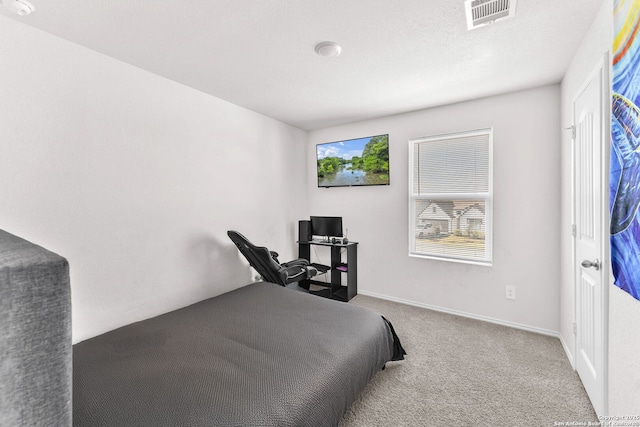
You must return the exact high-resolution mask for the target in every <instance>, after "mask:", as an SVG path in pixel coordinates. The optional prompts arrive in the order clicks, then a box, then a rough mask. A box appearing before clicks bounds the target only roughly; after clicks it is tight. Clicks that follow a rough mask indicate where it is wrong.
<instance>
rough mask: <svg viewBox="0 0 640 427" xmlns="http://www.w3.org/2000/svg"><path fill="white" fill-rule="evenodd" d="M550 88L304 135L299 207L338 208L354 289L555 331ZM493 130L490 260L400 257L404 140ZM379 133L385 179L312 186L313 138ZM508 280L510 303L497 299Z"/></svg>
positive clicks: (403, 250)
mask: <svg viewBox="0 0 640 427" xmlns="http://www.w3.org/2000/svg"><path fill="white" fill-rule="evenodd" d="M559 116H560V87H559V85H552V86H545V87H541V88H537V89H532V90H526V91H522V92H517V93H513V94H507V95H502V96H495V97H491V98H485V99H479V100H475V101H471V102H465V103H460V104H454V105H449V106H445V107H440V108H433V109H428V110H424V111H417V112H413V113H409V114H403V115H398V116H391V117H385V118H381V119H378V120H370V121H365V122H360V123H354V124H350V125H345V126H339V127H334V128H329V129H322V130H317V131H313V132H310V134H309V149H308V152H307V160H308V166H309V171H308V172H307V176H308V191H309V194H308V197H309V212H310V214H311V215H341V216H343V218H344V225H345V227H346V228H348V229H349V238H350V239H352V240H354V241H358V242H360V246H359V249H358V258H359V260H358V263H359V267H360V268H359V272H358V289H359V292H361V293H363V292H364V293H369V294H374V295H379V296H384V297H387V298H393V299H398V300H402V301H408V302H411V303H414V304H418V305H423V306H432V307H436V308H440V309H444V310H447V311H454V312H461V313H465V314H469V315H473V316H476V317H486V318H489V319H495V320H498V321H501V322H504V323H511V324H515V325H519V326H524V327H527V328H531V329H534V330H539V331H541V332H546V333H555V332H557V331H558V330H559V327H560V325H559V298H560V296H559V281H560V264H559V242H560V241H559V237H558V236H559V228H560V227H559V224H560V223H559V220H560V211H559V209H558V202H559V200H560V191H559V188H558V182H559V180H560V157H559V154H560V152H559V148H558V145H559V143H560V132H559V129H560V122H559ZM486 127H493V129H494V197H495V202H494V205H495V207H494V229H495V232H494V247H495V251H494V263H493V267H482V266H476V265H468V264H459V263H450V262H443V261H435V260H427V259H418V258H410V257H409V256H408V229H407V223H408V207H407V206H408V200H407V197H408V189H407V177H408V169H407V164H408V140H409V138H413V137H420V136H428V135H436V134H442V133H449V132H458V131H465V130H472V129H479V128H486ZM381 133H388V134H389V145H390V172H391V185H390V186H382V187H359V188H355V187H353V188H329V189H326V188H317V185H316V177H315V172H316V167H315V145H316V144H318V143H324V142H331V141H338V140H343V139H351V138H357V137H363V136H369V135H376V134H381ZM506 285H515V286H516V287H517V289H516V295H517V300H516V301H512V300H507V299H506V298H505V286H506Z"/></svg>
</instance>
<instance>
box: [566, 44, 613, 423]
mask: <svg viewBox="0 0 640 427" xmlns="http://www.w3.org/2000/svg"><path fill="white" fill-rule="evenodd" d="M599 72H602V74H601V79H602V81H601V89H602V92H601V94H600V96H601V97H602V99H601V106H602V111H600V115H601V119H602V126H601V135H600V167H601V175H602V176H601V178H602V179H601V182H600V185H601V188H600V190H601V194H602V200H601V206H600V207H601V210H602V212H601V224H600V227H601V234H602V235H601V239H602V247H601V248H600V257H599V259H600V260H602V261H601V265H602V268H601V269H600V270H599V271H600V280H601V284H602V286H601V295H600V297H601V301H602V307H601V309H602V312H601V319H602V325H601V327H602V355H601V360H602V366H601V367H600V369H601V373H602V390H601V392H602V401H601V402H597V404H598V405H599V406H600V412H601V413H598V414H597V415H598V416H607V415H608V410H609V387H608V384H609V286H610V278H611V277H612V275H611V262H610V230H609V222H610V213H609V163H610V147H611V78H610V76H611V63H610V61H609V52H605V53H604V55H603V56H602V57H601V59H600V60H599V61H598V62H597V64H596V66H595V67H594V68H593V69H592V71H591V72H590V73H589V74H588V75H587V77H586V79H585V80H584V82H583V83H582V85H581V86H580V88H579V89H578V90H577V91H576V94H575V95H574V96H573V99H572V102H571V121H572V129H573V136H572V138H571V224H572V245H571V252H572V253H571V259H572V265H571V278H572V285H573V355H574V356H573V359H574V363H573V369H574V370H576V363H575V362H577V357H578V336H577V333H576V327H580V325H577V322H578V303H579V301H578V292H577V287H578V279H579V277H578V275H577V274H576V272H577V271H578V268H577V263H578V262H579V260H578V259H577V256H576V244H577V239H576V235H575V232H573V230H575V224H577V221H576V200H577V194H576V176H575V173H576V166H575V163H576V147H575V142H576V141H575V140H576V135H575V130H576V117H575V113H576V112H575V104H576V101H577V100H578V98H579V97H580V95H581V94H582V93H583V92H584V91H585V90H586V88H587V87H588V85H589V84H590V83H591V81H592V80H593V79H594V78H596V77H597V75H598V73H599ZM592 405H593V402H592ZM593 406H594V409H595V406H596V405H593Z"/></svg>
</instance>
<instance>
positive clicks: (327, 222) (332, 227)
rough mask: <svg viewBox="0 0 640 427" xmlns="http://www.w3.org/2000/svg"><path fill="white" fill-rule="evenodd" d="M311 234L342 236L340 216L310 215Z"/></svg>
mask: <svg viewBox="0 0 640 427" xmlns="http://www.w3.org/2000/svg"><path fill="white" fill-rule="evenodd" d="M310 219H311V235H313V236H322V237H326V238H327V239H328V238H329V237H342V217H341V216H312V217H311V218H310Z"/></svg>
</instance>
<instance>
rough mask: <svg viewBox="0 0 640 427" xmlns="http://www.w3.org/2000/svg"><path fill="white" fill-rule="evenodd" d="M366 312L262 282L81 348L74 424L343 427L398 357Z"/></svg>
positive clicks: (381, 324)
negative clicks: (363, 395) (377, 377)
mask: <svg viewBox="0 0 640 427" xmlns="http://www.w3.org/2000/svg"><path fill="white" fill-rule="evenodd" d="M393 335H394V334H392V328H391V327H390V324H388V323H387V322H386V321H385V320H384V319H383V318H382V317H381V316H380V315H379V314H376V313H374V312H372V311H370V310H367V309H364V308H362V307H358V306H354V305H349V304H347V303H342V302H337V301H332V300H328V299H324V298H320V297H318V296H314V295H309V294H304V293H301V292H295V291H293V290H289V289H286V288H283V287H281V286H277V285H274V284H271V283H255V284H251V285H248V286H245V287H243V288H239V289H236V290H234V291H231V292H228V293H226V294H223V295H220V296H218V297H215V298H211V299H208V300H205V301H202V302H199V303H197V304H194V305H191V306H189V307H185V308H183V309H180V310H176V311H173V312H170V313H167V314H164V315H161V316H158V317H155V318H152V319H148V320H145V321H142V322H137V323H134V324H131V325H128V326H125V327H122V328H120V329H116V330H114V331H111V332H108V333H106V334H103V335H100V336H98V337H95V338H91V339H89V340H86V341H83V342H81V343H78V344H76V345H74V346H73V359H74V360H73V425H74V426H87V427H88V426H118V427H123V426H136V427H138V426H140V427H141V426H153V427H159V426H314V427H315V426H335V425H337V424H338V421H339V420H340V418H341V416H342V414H343V413H344V412H345V411H346V409H347V408H348V406H349V405H350V404H351V403H352V402H353V401H354V399H355V398H356V397H357V395H358V394H359V393H360V391H361V390H362V389H363V388H364V386H365V385H366V384H367V383H368V382H369V380H370V379H371V378H372V377H373V375H374V374H375V373H376V372H377V371H378V370H380V369H381V368H383V367H384V365H385V363H386V362H388V361H390V360H392V359H393V358H394V354H393V352H394V337H393Z"/></svg>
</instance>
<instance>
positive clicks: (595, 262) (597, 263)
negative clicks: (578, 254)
mask: <svg viewBox="0 0 640 427" xmlns="http://www.w3.org/2000/svg"><path fill="white" fill-rule="evenodd" d="M582 266H583V267H584V268H589V267H593V268H595V269H596V270H600V261H598V258H596V259H595V260H593V261H589V260H588V259H585V260H584V261H582Z"/></svg>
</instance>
